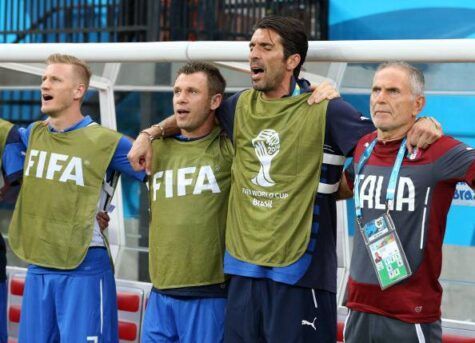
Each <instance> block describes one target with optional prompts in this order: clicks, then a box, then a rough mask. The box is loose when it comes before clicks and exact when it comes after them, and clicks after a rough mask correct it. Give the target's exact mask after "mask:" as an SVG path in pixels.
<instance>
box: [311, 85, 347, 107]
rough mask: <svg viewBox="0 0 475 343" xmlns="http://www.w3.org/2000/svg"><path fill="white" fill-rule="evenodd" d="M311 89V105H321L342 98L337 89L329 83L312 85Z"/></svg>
mask: <svg viewBox="0 0 475 343" xmlns="http://www.w3.org/2000/svg"><path fill="white" fill-rule="evenodd" d="M310 89H311V90H312V91H313V92H312V95H310V97H309V98H308V100H307V102H308V104H309V105H312V104H319V103H321V102H322V101H323V100H331V99H335V98H338V97H339V96H340V93H339V92H338V90H337V89H336V87H335V86H334V85H333V84H332V83H330V82H329V81H323V82H322V83H320V84H314V83H312V84H311V86H310Z"/></svg>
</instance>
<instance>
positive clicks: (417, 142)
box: [406, 117, 443, 153]
mask: <svg viewBox="0 0 475 343" xmlns="http://www.w3.org/2000/svg"><path fill="white" fill-rule="evenodd" d="M442 134H443V132H442V126H441V125H440V123H439V122H438V121H437V120H435V119H434V118H432V117H421V118H420V119H418V120H417V121H416V122H415V123H414V125H413V126H412V127H411V129H410V130H409V131H408V133H407V142H406V147H407V150H408V151H409V152H410V153H412V151H413V148H414V147H418V148H419V149H427V148H428V147H429V145H431V144H432V143H434V142H435V141H436V140H438V139H439V138H440V137H442Z"/></svg>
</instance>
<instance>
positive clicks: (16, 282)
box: [10, 277, 25, 297]
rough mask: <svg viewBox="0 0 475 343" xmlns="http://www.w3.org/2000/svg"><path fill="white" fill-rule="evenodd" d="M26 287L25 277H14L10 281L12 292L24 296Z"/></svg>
mask: <svg viewBox="0 0 475 343" xmlns="http://www.w3.org/2000/svg"><path fill="white" fill-rule="evenodd" d="M24 289H25V279H24V278H17V277H13V278H12V281H11V282H10V293H11V294H13V295H18V296H20V297H21V296H22V295H23V290H24Z"/></svg>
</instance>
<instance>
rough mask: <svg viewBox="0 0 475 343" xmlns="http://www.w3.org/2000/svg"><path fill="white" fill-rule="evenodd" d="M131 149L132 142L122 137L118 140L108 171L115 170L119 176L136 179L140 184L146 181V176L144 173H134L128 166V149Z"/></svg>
mask: <svg viewBox="0 0 475 343" xmlns="http://www.w3.org/2000/svg"><path fill="white" fill-rule="evenodd" d="M131 148H132V141H131V140H130V139H129V138H127V137H124V136H122V137H121V138H120V140H119V144H118V145H117V148H116V149H115V153H114V156H112V160H111V162H110V164H109V169H113V170H117V171H118V172H120V173H121V174H125V175H128V176H130V177H133V178H134V179H137V180H139V181H141V182H143V181H145V180H146V177H147V175H146V174H145V172H143V171H140V172H137V171H135V170H134V169H133V168H132V166H131V165H130V162H129V160H128V159H127V154H128V153H129V151H130V149H131Z"/></svg>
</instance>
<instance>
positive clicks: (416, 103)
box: [412, 95, 426, 117]
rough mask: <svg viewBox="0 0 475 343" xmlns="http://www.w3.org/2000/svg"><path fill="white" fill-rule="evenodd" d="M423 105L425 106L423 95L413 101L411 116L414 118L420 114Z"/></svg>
mask: <svg viewBox="0 0 475 343" xmlns="http://www.w3.org/2000/svg"><path fill="white" fill-rule="evenodd" d="M425 104H426V97H425V96H423V95H418V96H417V97H416V99H415V101H414V111H413V112H412V115H413V116H414V117H416V116H417V115H418V114H419V113H421V112H422V109H423V108H424V106H425Z"/></svg>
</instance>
